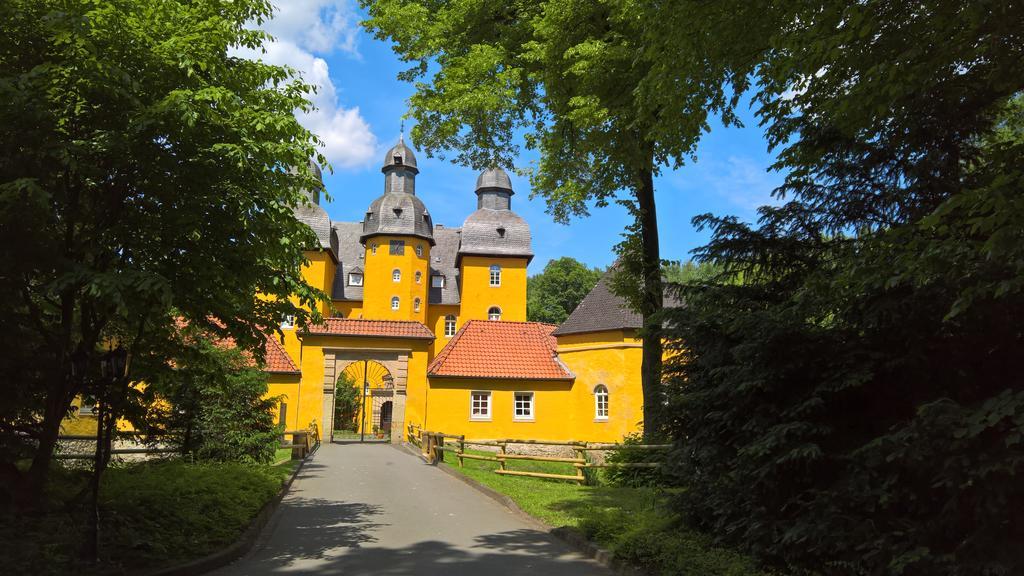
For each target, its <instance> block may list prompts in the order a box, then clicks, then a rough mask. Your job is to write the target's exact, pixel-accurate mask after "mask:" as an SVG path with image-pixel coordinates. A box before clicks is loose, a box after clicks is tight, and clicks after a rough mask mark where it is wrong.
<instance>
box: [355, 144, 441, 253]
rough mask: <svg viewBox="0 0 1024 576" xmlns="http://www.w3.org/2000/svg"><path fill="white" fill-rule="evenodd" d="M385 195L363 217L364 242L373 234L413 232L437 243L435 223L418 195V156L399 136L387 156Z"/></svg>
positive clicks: (395, 234) (392, 234)
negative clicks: (435, 239)
mask: <svg viewBox="0 0 1024 576" xmlns="http://www.w3.org/2000/svg"><path fill="white" fill-rule="evenodd" d="M381 172H383V173H384V195H383V196H380V197H379V198H377V199H376V200H374V201H373V202H372V203H371V204H370V207H369V208H368V209H367V210H366V217H365V218H364V219H363V233H362V235H360V237H359V240H360V241H361V242H363V243H364V244H365V243H366V241H367V240H368V239H370V238H372V237H374V236H384V235H387V236H414V237H417V238H422V239H424V240H426V241H428V242H429V243H430V245H431V246H433V245H434V223H433V222H432V221H431V220H430V212H428V211H427V207H426V206H425V205H424V204H423V201H422V200H420V199H419V198H417V197H416V174H418V173H419V169H418V168H416V156H415V155H413V153H412V150H411V149H410V148H409V147H408V146H406V145H405V142H404V139H402V138H399V140H398V144H395V146H394V147H393V148H391V150H388V153H387V155H386V156H385V157H384V166H383V167H382V168H381Z"/></svg>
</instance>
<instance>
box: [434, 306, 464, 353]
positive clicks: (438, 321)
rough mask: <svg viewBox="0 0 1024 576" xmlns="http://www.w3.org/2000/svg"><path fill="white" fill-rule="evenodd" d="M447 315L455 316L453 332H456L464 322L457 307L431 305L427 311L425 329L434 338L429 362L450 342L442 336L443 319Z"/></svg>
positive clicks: (448, 338) (449, 339)
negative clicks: (432, 334) (428, 329)
mask: <svg viewBox="0 0 1024 576" xmlns="http://www.w3.org/2000/svg"><path fill="white" fill-rule="evenodd" d="M449 314H452V315H454V316H455V331H456V332H458V330H459V328H462V324H463V322H464V320H463V317H462V314H461V310H459V306H457V305H454V304H443V305H442V304H433V305H431V306H430V309H429V310H428V311H427V328H430V331H431V332H433V333H434V336H435V337H436V339H435V340H434V345H433V346H432V347H431V350H430V358H431V360H433V358H434V356H437V353H438V352H440V351H441V349H442V348H444V347H445V346H446V345H447V344H448V342H449V341H451V338H450V337H446V336H445V335H444V318H445V316H447V315H449Z"/></svg>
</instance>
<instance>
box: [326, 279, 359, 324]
mask: <svg viewBox="0 0 1024 576" xmlns="http://www.w3.org/2000/svg"><path fill="white" fill-rule="evenodd" d="M346 281H347V280H346ZM332 304H333V306H334V314H333V315H334V316H341V317H342V318H356V319H359V318H362V317H363V303H362V302H360V301H358V300H334V301H332Z"/></svg>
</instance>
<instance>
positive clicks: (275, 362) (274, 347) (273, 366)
mask: <svg viewBox="0 0 1024 576" xmlns="http://www.w3.org/2000/svg"><path fill="white" fill-rule="evenodd" d="M263 371H264V372H270V373H271V374H301V372H300V371H299V367H298V366H296V365H295V362H294V361H292V358H291V356H289V355H288V352H286V351H285V349H284V345H283V344H281V343H280V342H278V341H277V338H275V337H274V336H272V335H271V336H267V365H266V366H265V367H264V368H263Z"/></svg>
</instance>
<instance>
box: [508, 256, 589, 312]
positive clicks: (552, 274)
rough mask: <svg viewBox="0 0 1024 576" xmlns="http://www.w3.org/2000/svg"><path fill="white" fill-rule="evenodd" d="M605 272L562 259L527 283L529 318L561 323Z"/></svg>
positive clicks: (564, 257) (568, 258) (532, 277)
mask: <svg viewBox="0 0 1024 576" xmlns="http://www.w3.org/2000/svg"><path fill="white" fill-rule="evenodd" d="M601 274H602V272H601V271H600V270H598V269H597V268H587V266H586V265H585V264H583V263H582V262H580V261H578V260H576V259H575V258H570V257H568V256H563V257H562V258H559V259H558V260H551V261H549V262H548V263H547V265H546V266H544V271H543V272H541V273H540V274H535V275H533V276H531V277H530V278H529V279H528V280H527V281H526V319H527V320H529V321H531V322H548V323H550V324H561V323H562V322H564V321H565V319H566V318H568V317H569V314H571V313H572V311H573V310H575V309H576V307H577V306H579V303H580V302H582V301H583V298H584V297H586V295H587V293H588V292H590V290H591V289H592V288H593V287H594V285H595V284H597V281H598V280H600V278H601Z"/></svg>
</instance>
